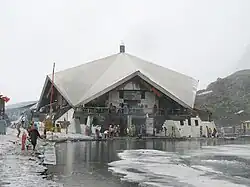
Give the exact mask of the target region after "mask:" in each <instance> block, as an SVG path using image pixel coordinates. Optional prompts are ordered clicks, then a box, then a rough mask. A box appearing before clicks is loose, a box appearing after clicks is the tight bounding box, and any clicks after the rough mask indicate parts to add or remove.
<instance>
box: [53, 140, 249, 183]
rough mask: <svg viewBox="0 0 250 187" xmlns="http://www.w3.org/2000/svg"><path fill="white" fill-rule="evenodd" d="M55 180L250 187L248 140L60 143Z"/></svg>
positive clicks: (66, 181)
mask: <svg viewBox="0 0 250 187" xmlns="http://www.w3.org/2000/svg"><path fill="white" fill-rule="evenodd" d="M56 155H57V165H56V166H50V167H49V174H50V176H51V178H52V179H53V180H55V181H56V182H59V183H62V184H64V186H68V187H78V186H86V187H136V186H148V187H151V186H152V187H154V186H156V187H168V186H171V187H201V186H202V187H211V186H213V187H241V186H242V187H243V186H250V141H249V140H241V141H240V140H237V141H222V140H207V141H165V140H146V141H143V140H140V141H135V140H134V141H133V140H121V141H108V142H77V143H62V144H57V145H56Z"/></svg>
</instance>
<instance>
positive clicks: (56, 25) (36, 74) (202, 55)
mask: <svg viewBox="0 0 250 187" xmlns="http://www.w3.org/2000/svg"><path fill="white" fill-rule="evenodd" d="M249 10H250V0H123V1H122V0H105V1H104V0H41V1H38V0H37V1H34V0H1V1H0V64H1V66H0V70H1V71H0V92H1V93H3V94H5V95H7V96H9V97H10V98H11V103H16V102H20V101H27V100H36V99H38V98H39V97H40V93H41V89H42V86H43V84H44V81H45V77H46V74H50V73H51V71H52V65H53V62H56V70H57V71H58V70H62V69H66V68H68V67H72V66H75V65H79V64H82V63H85V62H87V61H90V60H94V59H98V58H100V57H105V56H107V55H111V54H114V53H117V52H119V44H120V42H121V41H123V42H124V43H125V45H126V52H128V53H130V54H132V55H135V56H138V57H141V58H143V59H145V60H149V61H153V62H155V63H157V64H160V65H163V66H165V67H168V68H171V69H174V70H176V71H179V72H181V73H185V74H187V75H190V76H192V77H194V78H196V79H198V80H200V86H199V88H204V87H205V86H206V85H207V84H208V83H210V82H211V81H214V80H216V78H217V77H223V76H226V75H228V74H229V73H231V72H233V71H234V70H235V65H236V64H237V61H238V60H239V59H240V58H241V56H242V54H243V53H244V52H245V48H246V46H247V45H248V44H249V43H250V11H249Z"/></svg>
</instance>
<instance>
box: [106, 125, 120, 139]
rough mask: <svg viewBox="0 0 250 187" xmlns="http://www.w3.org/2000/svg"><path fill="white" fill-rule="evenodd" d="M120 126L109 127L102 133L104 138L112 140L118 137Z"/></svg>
mask: <svg viewBox="0 0 250 187" xmlns="http://www.w3.org/2000/svg"><path fill="white" fill-rule="evenodd" d="M120 132H121V129H120V125H112V124H111V125H109V128H108V129H107V130H105V131H104V132H103V134H104V138H113V137H118V136H119V135H120Z"/></svg>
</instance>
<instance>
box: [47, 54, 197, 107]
mask: <svg viewBox="0 0 250 187" xmlns="http://www.w3.org/2000/svg"><path fill="white" fill-rule="evenodd" d="M136 75H137V76H140V77H141V78H142V79H144V80H145V81H147V82H149V83H151V84H152V85H153V86H155V88H157V89H159V90H160V91H162V92H163V93H165V94H166V95H168V96H169V97H170V98H172V99H173V100H175V101H177V102H179V103H180V104H181V105H183V106H186V107H191V108H193V106H194V100H195V96H196V91H197V86H198V81H197V80H195V79H193V78H192V77H189V76H186V75H184V74H181V73H178V72H175V71H173V70H170V69H167V68H164V67H162V66H159V65H156V64H153V63H151V62H147V61H145V60H142V59H140V58H138V57H135V56H132V55H130V54H127V53H118V54H115V55H111V56H108V57H106V58H102V59H99V60H95V61H92V62H89V63H86V64H83V65H80V66H77V67H74V68H69V69H66V70H64V71H60V72H57V73H55V78H54V85H55V87H56V88H57V90H58V91H59V92H60V93H61V94H62V96H63V97H64V98H65V99H66V100H67V101H68V102H69V104H71V105H72V106H78V105H80V104H85V103H87V102H89V101H91V100H92V99H94V98H96V97H99V96H100V95H102V94H104V93H106V92H108V91H110V90H112V89H114V88H115V87H117V86H119V85H120V84H122V83H124V82H126V81H128V80H129V79H131V78H133V77H134V76H136ZM51 77H52V76H51V75H48V76H47V79H46V83H47V82H48V81H51ZM46 83H45V85H44V88H45V86H46ZM43 92H44V90H43ZM42 95H43V93H42Z"/></svg>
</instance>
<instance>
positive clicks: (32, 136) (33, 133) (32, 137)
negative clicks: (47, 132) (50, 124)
mask: <svg viewBox="0 0 250 187" xmlns="http://www.w3.org/2000/svg"><path fill="white" fill-rule="evenodd" d="M29 136H30V140H31V144H32V145H33V151H34V150H35V148H36V144H37V138H38V137H39V138H41V136H40V133H39V132H38V130H37V128H35V126H34V124H33V125H32V126H31V128H30V129H29ZM41 139H42V138H41Z"/></svg>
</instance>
